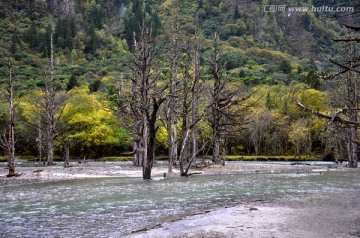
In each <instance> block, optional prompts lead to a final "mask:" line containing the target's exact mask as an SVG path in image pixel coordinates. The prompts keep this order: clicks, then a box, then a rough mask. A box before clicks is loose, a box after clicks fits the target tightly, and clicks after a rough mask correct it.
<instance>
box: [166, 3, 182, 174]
mask: <svg viewBox="0 0 360 238" xmlns="http://www.w3.org/2000/svg"><path fill="white" fill-rule="evenodd" d="M174 14H175V16H174V24H173V29H172V31H173V32H172V35H173V39H172V43H171V74H170V78H169V95H168V97H167V110H166V121H167V124H166V129H167V132H168V151H169V169H168V171H169V172H172V167H173V164H174V163H176V161H177V159H178V147H177V144H178V136H177V134H178V116H179V113H178V106H179V97H178V96H179V95H178V90H179V89H178V85H179V77H178V64H179V55H180V51H179V6H178V2H177V1H176V2H175V4H174Z"/></svg>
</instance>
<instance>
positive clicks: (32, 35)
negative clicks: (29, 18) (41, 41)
mask: <svg viewBox="0 0 360 238" xmlns="http://www.w3.org/2000/svg"><path fill="white" fill-rule="evenodd" d="M28 42H29V47H30V48H31V49H36V47H37V45H38V30H37V27H36V24H35V22H34V21H33V22H32V23H31V27H30V32H29V37H28Z"/></svg>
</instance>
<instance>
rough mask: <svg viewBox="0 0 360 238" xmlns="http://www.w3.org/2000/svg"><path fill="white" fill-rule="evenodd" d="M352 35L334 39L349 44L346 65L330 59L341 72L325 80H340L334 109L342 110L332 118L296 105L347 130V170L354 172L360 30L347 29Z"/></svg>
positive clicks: (356, 144)
mask: <svg viewBox="0 0 360 238" xmlns="http://www.w3.org/2000/svg"><path fill="white" fill-rule="evenodd" d="M345 27H346V28H348V29H349V31H350V32H351V36H350V37H345V38H341V39H335V40H334V42H346V43H347V44H348V47H347V48H348V52H347V54H346V55H347V58H346V60H344V61H343V62H338V61H335V60H333V59H329V61H330V62H331V63H333V64H334V65H336V66H338V67H339V72H338V73H336V74H334V75H330V76H326V77H324V79H327V80H331V79H333V78H335V77H336V78H339V79H341V81H340V84H338V85H337V87H339V88H342V90H341V92H339V91H338V93H336V92H335V91H334V92H332V95H331V96H332V97H333V98H334V97H335V98H336V99H335V100H333V101H334V102H335V103H334V105H333V106H334V107H335V108H338V109H339V110H338V111H336V112H334V113H332V115H326V114H323V113H320V112H318V111H315V110H312V109H311V108H308V107H306V106H305V105H303V104H302V103H301V102H297V105H298V106H299V107H301V108H303V109H304V110H305V111H308V112H310V113H312V114H314V115H316V116H319V117H321V118H325V119H327V120H329V121H330V122H331V123H334V125H336V126H338V128H339V129H341V128H344V129H345V130H346V135H347V136H346V142H345V144H346V150H347V157H348V166H349V167H351V168H356V167H358V142H357V140H358V127H359V126H360V122H359V119H358V111H359V110H360V109H359V102H360V96H359V93H360V92H359V87H360V84H359V74H360V57H359V54H358V52H356V50H357V47H356V44H357V43H359V37H358V36H356V34H355V33H357V32H359V29H360V27H358V26H352V25H345Z"/></svg>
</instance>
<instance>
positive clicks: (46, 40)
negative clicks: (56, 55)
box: [40, 25, 52, 57]
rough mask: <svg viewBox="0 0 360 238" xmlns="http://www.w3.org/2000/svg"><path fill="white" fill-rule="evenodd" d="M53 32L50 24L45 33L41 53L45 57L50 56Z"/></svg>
mask: <svg viewBox="0 0 360 238" xmlns="http://www.w3.org/2000/svg"><path fill="white" fill-rule="evenodd" d="M51 34H52V28H51V26H50V25H48V26H47V28H46V33H45V35H44V38H43V40H42V42H41V49H40V51H41V53H42V56H43V57H50V47H51V42H50V41H51V40H50V38H51Z"/></svg>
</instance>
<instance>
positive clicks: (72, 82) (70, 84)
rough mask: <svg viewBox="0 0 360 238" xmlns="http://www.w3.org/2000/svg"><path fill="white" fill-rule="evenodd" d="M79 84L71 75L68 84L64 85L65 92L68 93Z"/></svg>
mask: <svg viewBox="0 0 360 238" xmlns="http://www.w3.org/2000/svg"><path fill="white" fill-rule="evenodd" d="M79 85H80V84H79V82H78V80H77V78H76V76H75V75H74V74H73V75H71V77H70V79H69V82H68V83H67V84H66V91H69V90H71V89H73V88H75V87H78V86H79Z"/></svg>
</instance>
